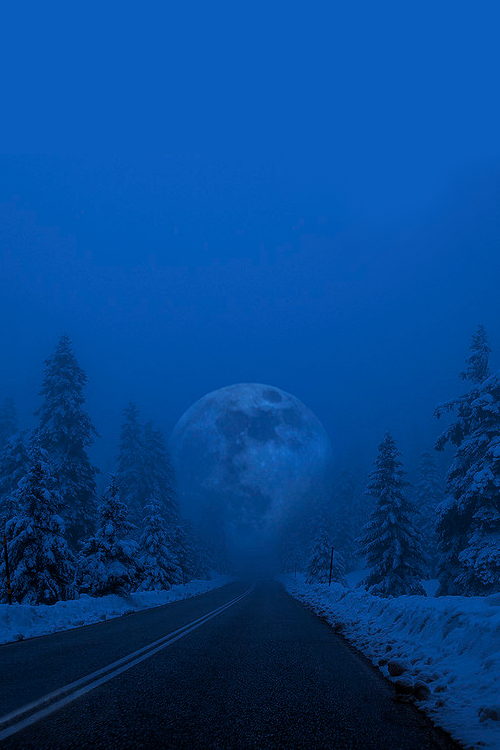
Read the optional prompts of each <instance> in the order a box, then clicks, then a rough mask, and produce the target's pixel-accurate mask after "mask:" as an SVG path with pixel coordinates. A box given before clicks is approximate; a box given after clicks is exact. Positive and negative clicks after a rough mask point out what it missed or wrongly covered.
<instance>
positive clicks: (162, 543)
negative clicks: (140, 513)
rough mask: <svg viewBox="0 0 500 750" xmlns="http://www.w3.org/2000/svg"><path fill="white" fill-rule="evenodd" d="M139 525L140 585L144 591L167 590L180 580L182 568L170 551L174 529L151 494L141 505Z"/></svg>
mask: <svg viewBox="0 0 500 750" xmlns="http://www.w3.org/2000/svg"><path fill="white" fill-rule="evenodd" d="M143 525H144V532H143V533H142V536H141V540H140V550H141V575H142V584H141V588H142V589H144V590H145V591H155V590H167V589H169V588H171V586H172V585H173V584H174V583H178V582H179V581H180V580H181V579H182V570H181V567H180V565H179V561H178V560H177V557H176V555H175V552H174V547H175V542H176V539H175V529H174V528H172V527H170V528H169V526H168V524H167V522H166V521H165V518H164V516H163V514H162V507H161V505H160V503H159V502H158V500H157V498H156V497H154V496H153V497H152V498H151V500H150V502H149V504H148V505H146V507H145V508H144V522H143Z"/></svg>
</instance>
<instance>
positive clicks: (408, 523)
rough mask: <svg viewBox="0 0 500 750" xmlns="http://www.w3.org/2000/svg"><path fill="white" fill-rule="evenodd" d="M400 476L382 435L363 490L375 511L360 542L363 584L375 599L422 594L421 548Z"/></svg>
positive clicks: (392, 448)
mask: <svg viewBox="0 0 500 750" xmlns="http://www.w3.org/2000/svg"><path fill="white" fill-rule="evenodd" d="M404 474H405V472H404V470H403V465H402V462H401V458H400V453H399V451H398V449H397V447H396V442H395V440H394V438H393V437H392V435H391V434H390V433H386V434H385V436H384V439H383V440H382V443H381V444H380V447H379V453H378V456H377V459H376V461H375V471H374V472H373V473H372V474H371V476H370V479H369V482H368V487H367V493H368V494H369V495H370V496H371V497H372V498H373V500H374V501H375V509H374V511H373V513H372V516H371V518H370V520H369V521H368V523H367V524H366V525H365V527H364V530H363V537H362V539H361V546H362V549H361V552H362V554H363V555H364V556H365V557H366V560H367V563H368V569H369V572H368V576H367V577H366V579H365V580H364V581H363V583H364V585H365V586H366V588H367V590H368V591H369V592H370V593H372V594H375V595H376V596H402V595H405V594H422V595H425V592H424V590H423V588H422V585H421V583H420V579H421V578H422V577H423V559H422V545H421V541H420V534H419V533H418V531H417V529H416V527H415V522H414V518H415V509H414V507H413V505H412V503H411V502H410V501H409V500H408V498H407V494H406V493H407V488H408V486H409V485H408V483H407V482H406V481H405V480H404Z"/></svg>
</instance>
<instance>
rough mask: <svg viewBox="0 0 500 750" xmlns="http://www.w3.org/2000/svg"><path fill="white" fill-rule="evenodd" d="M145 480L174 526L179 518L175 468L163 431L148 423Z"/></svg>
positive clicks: (149, 494)
mask: <svg viewBox="0 0 500 750" xmlns="http://www.w3.org/2000/svg"><path fill="white" fill-rule="evenodd" d="M143 454H144V469H143V470H144V479H145V483H146V491H147V493H148V496H149V497H153V496H155V497H156V498H157V500H158V502H159V503H160V504H161V505H163V506H164V513H165V515H166V518H167V519H168V520H169V521H170V522H171V523H172V524H173V523H174V522H175V521H176V520H177V518H178V516H179V504H178V502H177V496H176V492H175V477H174V468H173V466H172V461H171V460H170V455H169V453H168V450H167V446H166V445H165V439H164V437H163V433H162V431H161V430H159V429H157V428H155V427H154V426H153V423H152V422H147V423H146V425H145V426H144V432H143Z"/></svg>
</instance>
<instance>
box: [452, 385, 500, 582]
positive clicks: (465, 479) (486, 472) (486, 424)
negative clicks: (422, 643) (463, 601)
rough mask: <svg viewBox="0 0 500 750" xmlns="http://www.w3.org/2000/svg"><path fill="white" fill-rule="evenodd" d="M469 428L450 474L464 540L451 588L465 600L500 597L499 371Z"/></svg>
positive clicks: (479, 401) (474, 410)
mask: <svg viewBox="0 0 500 750" xmlns="http://www.w3.org/2000/svg"><path fill="white" fill-rule="evenodd" d="M471 423H472V426H473V429H472V432H471V433H470V434H469V435H467V436H466V437H465V438H464V440H463V442H462V444H461V445H460V447H459V448H458V450H457V454H456V457H455V460H454V463H453V466H452V467H451V469H450V482H451V481H453V490H454V494H453V501H454V503H455V507H456V512H457V514H458V516H459V517H460V519H461V521H462V526H461V529H460V531H461V533H463V534H464V535H465V536H466V542H465V545H464V549H463V550H462V551H461V552H460V554H459V556H458V562H459V565H460V568H459V571H458V573H457V576H456V578H455V580H454V585H455V586H456V587H457V590H458V591H459V592H460V593H461V594H465V595H466V596H474V595H480V596H488V595H489V594H494V593H499V592H500V371H499V372H497V373H495V374H494V375H492V376H491V377H489V378H488V379H487V380H486V381H485V382H484V383H483V384H482V386H481V387H480V389H479V393H478V396H477V398H476V399H475V400H474V401H473V402H472V404H471ZM454 467H455V471H454ZM465 521H467V526H465V525H464V522H465Z"/></svg>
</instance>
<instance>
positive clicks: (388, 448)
mask: <svg viewBox="0 0 500 750" xmlns="http://www.w3.org/2000/svg"><path fill="white" fill-rule="evenodd" d="M460 378H461V379H462V380H463V381H464V382H465V383H466V385H467V386H468V387H467V390H466V391H465V393H463V394H462V395H460V396H457V397H455V398H453V399H451V400H449V401H447V402H444V403H442V404H439V405H438V406H437V408H436V410H435V415H436V416H437V417H438V418H441V419H445V420H447V424H446V426H445V429H444V430H443V431H442V432H441V434H440V435H439V436H438V438H437V440H436V443H435V449H436V450H437V451H438V453H436V452H434V451H432V450H425V451H424V452H423V453H421V455H420V461H419V468H418V471H416V472H415V474H414V476H412V484H413V487H412V486H411V485H410V483H409V482H407V480H406V474H405V470H404V468H403V461H402V457H401V455H400V453H399V451H398V448H397V445H396V441H395V439H394V437H393V436H392V434H391V433H389V432H388V433H386V434H385V436H384V437H383V440H382V442H381V444H380V447H379V451H378V455H377V456H376V457H375V461H374V469H373V471H372V473H371V474H370V476H369V477H368V478H365V477H364V476H363V473H362V471H360V470H359V468H358V466H357V465H355V463H354V462H351V464H349V462H348V463H346V464H344V465H343V466H338V467H337V471H336V473H335V475H334V476H333V477H332V478H331V483H330V485H329V486H328V487H325V490H324V492H319V493H318V492H317V493H316V494H314V495H313V496H311V497H308V498H307V502H306V503H302V504H300V503H295V504H292V505H291V506H290V507H289V508H288V511H287V512H286V513H285V514H284V516H283V518H282V519H281V521H280V524H279V527H278V528H277V554H278V557H279V566H280V569H281V571H283V572H289V573H290V572H295V573H297V572H301V573H303V574H304V575H305V577H306V580H307V581H309V582H311V583H327V582H330V581H332V582H334V583H340V584H342V585H345V583H346V579H345V575H346V574H347V573H350V572H351V571H355V570H357V569H359V568H364V569H365V571H366V573H365V580H364V585H365V586H366V588H367V589H368V590H369V591H370V592H371V593H372V594H375V595H378V596H400V595H403V594H422V593H423V589H422V583H421V582H422V580H425V579H430V578H434V577H437V579H438V581H439V588H438V592H437V593H438V595H467V596H472V595H488V594H491V593H495V592H498V591H500V372H497V373H493V374H492V373H491V371H490V347H489V343H488V340H487V336H486V332H485V330H484V328H483V327H482V326H479V327H478V329H477V331H476V332H475V334H474V335H473V338H472V343H471V346H470V352H469V356H468V358H467V359H466V362H465V368H464V370H463V371H462V372H461V373H460ZM86 383H87V377H86V375H85V373H84V372H83V370H82V368H81V367H80V366H79V364H78V361H77V359H76V356H75V354H74V352H73V349H72V345H71V341H70V339H69V337H68V336H67V334H63V335H62V336H61V338H60V340H59V342H58V343H57V346H56V348H55V351H54V353H53V354H52V355H51V356H50V357H49V358H48V359H47V360H46V361H45V372H44V377H43V383H42V388H41V391H40V396H41V397H42V403H41V405H40V408H39V409H38V411H37V412H36V416H37V418H38V423H37V425H36V427H35V429H34V431H33V433H31V434H30V433H29V432H27V431H26V430H23V429H21V428H20V425H19V421H18V417H17V411H16V405H15V404H14V402H13V401H12V399H10V398H7V399H5V400H4V402H3V403H2V406H1V407H0V524H1V531H2V539H3V538H4V539H5V545H6V547H7V553H8V556H9V558H10V565H11V585H12V593H13V596H14V599H15V600H16V601H19V602H29V603H53V602H55V601H58V600H59V599H67V598H71V597H74V596H78V595H79V593H88V594H91V595H92V596H103V595H105V594H108V593H120V594H125V593H127V592H129V591H133V590H138V589H142V590H155V589H158V588H159V589H166V588H169V587H171V586H172V585H176V584H179V583H185V582H187V581H189V580H192V579H194V578H203V577H208V576H210V575H211V572H212V571H217V572H218V573H223V572H225V571H227V570H228V565H229V561H228V548H227V539H226V537H225V530H224V523H223V521H224V519H223V518H221V517H219V515H217V511H216V510H214V509H211V508H210V507H207V508H206V510H205V512H204V513H202V517H201V518H200V519H198V526H197V527H195V526H194V525H193V523H192V522H190V521H187V520H186V519H183V518H182V517H181V514H180V510H179V504H178V501H177V493H176V482H175V475H174V471H173V466H172V462H171V459H170V456H169V452H168V450H167V447H166V443H165V439H164V436H163V434H162V432H161V430H159V429H158V428H157V427H156V426H155V425H154V423H153V422H152V421H151V420H147V421H145V422H143V421H142V419H141V415H140V413H139V409H138V407H137V405H136V404H135V403H134V402H130V403H129V404H128V405H127V406H126V407H125V410H124V412H123V423H122V428H121V433H120V440H119V446H118V450H117V454H116V455H117V459H116V468H115V472H114V474H113V475H112V476H111V477H110V479H109V481H108V485H107V487H106V488H105V490H104V492H103V494H102V496H101V497H100V498H98V497H97V490H96V477H97V474H98V469H97V467H95V466H93V465H92V462H91V460H90V457H89V452H88V451H89V448H90V447H91V445H92V443H93V441H94V440H95V439H97V438H98V434H97V431H96V429H95V428H94V426H93V423H92V421H91V418H90V416H89V414H88V413H87V411H86V408H85V395H84V389H85V385H86ZM445 448H446V449H447V450H448V453H449V450H450V448H451V449H452V450H453V455H452V457H451V460H450V462H449V466H448V469H447V472H446V476H445V478H444V482H443V478H442V476H441V471H440V469H439V468H438V464H437V461H436V457H438V456H439V452H441V453H443V451H444V450H445ZM448 453H446V454H444V455H446V456H447V455H448ZM441 463H442V462H441ZM0 581H1V582H0V597H1V599H2V600H3V601H5V600H6V584H5V563H4V561H3V560H2V563H1V564H0Z"/></svg>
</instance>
